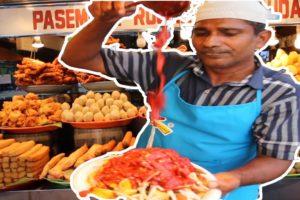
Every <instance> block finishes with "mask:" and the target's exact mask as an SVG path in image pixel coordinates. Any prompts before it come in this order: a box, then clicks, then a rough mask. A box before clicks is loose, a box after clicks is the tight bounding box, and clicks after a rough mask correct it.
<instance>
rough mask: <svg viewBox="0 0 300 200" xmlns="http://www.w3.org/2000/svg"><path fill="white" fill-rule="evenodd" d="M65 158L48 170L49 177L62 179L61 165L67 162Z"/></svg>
mask: <svg viewBox="0 0 300 200" xmlns="http://www.w3.org/2000/svg"><path fill="white" fill-rule="evenodd" d="M67 159H68V158H67V157H63V158H62V159H61V160H60V161H59V162H58V163H57V164H56V165H55V166H54V167H53V168H52V169H50V170H49V175H51V176H52V177H53V178H55V179H61V178H63V176H64V174H63V170H62V165H64V163H65V162H66V161H67Z"/></svg>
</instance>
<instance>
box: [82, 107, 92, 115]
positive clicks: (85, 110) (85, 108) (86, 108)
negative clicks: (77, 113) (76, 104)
mask: <svg viewBox="0 0 300 200" xmlns="http://www.w3.org/2000/svg"><path fill="white" fill-rule="evenodd" d="M87 112H90V107H87V106H85V107H83V108H82V113H83V114H85V113H87Z"/></svg>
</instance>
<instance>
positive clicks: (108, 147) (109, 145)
mask: <svg viewBox="0 0 300 200" xmlns="http://www.w3.org/2000/svg"><path fill="white" fill-rule="evenodd" d="M116 144H117V142H116V141H115V140H110V141H109V142H108V143H106V144H104V145H103V148H102V149H100V150H98V151H97V152H96V155H101V154H103V153H106V152H110V151H111V150H113V148H114V147H115V146H116Z"/></svg>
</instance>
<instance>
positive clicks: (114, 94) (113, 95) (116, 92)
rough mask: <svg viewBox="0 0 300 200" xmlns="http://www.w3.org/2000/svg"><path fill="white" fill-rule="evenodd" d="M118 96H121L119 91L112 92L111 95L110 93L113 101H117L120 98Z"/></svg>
mask: <svg viewBox="0 0 300 200" xmlns="http://www.w3.org/2000/svg"><path fill="white" fill-rule="evenodd" d="M120 95H121V93H120V92H119V91H116V90H115V91H113V92H112V93H111V97H112V98H113V99H114V100H117V99H119V98H120Z"/></svg>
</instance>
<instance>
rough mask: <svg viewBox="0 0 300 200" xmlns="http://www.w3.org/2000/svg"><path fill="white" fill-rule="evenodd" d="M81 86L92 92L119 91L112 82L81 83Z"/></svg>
mask: <svg viewBox="0 0 300 200" xmlns="http://www.w3.org/2000/svg"><path fill="white" fill-rule="evenodd" d="M81 85H82V86H83V87H84V88H85V89H86V90H92V91H113V90H121V89H122V88H119V87H118V86H117V85H116V84H115V82H114V81H98V82H90V83H81Z"/></svg>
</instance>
